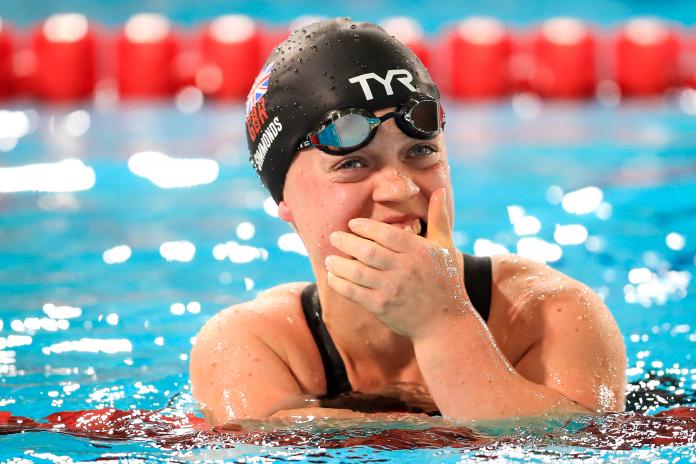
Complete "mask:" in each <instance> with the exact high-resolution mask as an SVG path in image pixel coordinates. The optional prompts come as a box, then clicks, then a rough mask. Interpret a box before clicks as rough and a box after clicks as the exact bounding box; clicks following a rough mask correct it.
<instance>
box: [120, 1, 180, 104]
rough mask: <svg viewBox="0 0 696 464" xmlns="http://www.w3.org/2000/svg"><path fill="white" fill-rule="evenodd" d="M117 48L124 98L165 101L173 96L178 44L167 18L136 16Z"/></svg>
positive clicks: (126, 26)
mask: <svg viewBox="0 0 696 464" xmlns="http://www.w3.org/2000/svg"><path fill="white" fill-rule="evenodd" d="M116 48H117V51H116V53H117V80H118V88H119V93H120V95H121V96H122V97H125V98H150V97H164V96H168V95H171V94H173V93H174V91H175V90H176V82H175V76H174V60H175V58H176V56H177V53H178V51H179V40H178V38H177V37H176V34H175V33H174V32H173V31H172V28H171V26H170V24H169V21H168V20H167V19H166V18H165V17H163V16H160V15H157V14H138V15H135V16H133V17H132V18H130V19H129V20H128V22H126V24H125V26H124V27H123V29H122V31H121V33H120V34H119V37H118V39H117V45H116Z"/></svg>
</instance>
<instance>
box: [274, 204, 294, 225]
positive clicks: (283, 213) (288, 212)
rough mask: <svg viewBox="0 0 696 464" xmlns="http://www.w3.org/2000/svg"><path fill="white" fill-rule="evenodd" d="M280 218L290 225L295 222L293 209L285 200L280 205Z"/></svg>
mask: <svg viewBox="0 0 696 464" xmlns="http://www.w3.org/2000/svg"><path fill="white" fill-rule="evenodd" d="M278 217H279V218H280V219H282V220H283V221H285V222H289V223H292V222H293V221H294V220H295V219H294V218H293V216H292V209H290V205H288V204H287V203H286V202H285V200H280V203H278Z"/></svg>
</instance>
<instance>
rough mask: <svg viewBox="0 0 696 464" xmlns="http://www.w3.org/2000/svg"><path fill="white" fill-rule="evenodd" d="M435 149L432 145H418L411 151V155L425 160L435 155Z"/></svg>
mask: <svg viewBox="0 0 696 464" xmlns="http://www.w3.org/2000/svg"><path fill="white" fill-rule="evenodd" d="M435 151H436V150H435V149H434V148H433V147H431V146H430V145H416V146H415V147H413V148H412V149H411V153H412V154H413V155H414V156H415V157H417V158H423V157H426V156H429V155H432V154H433V153H435Z"/></svg>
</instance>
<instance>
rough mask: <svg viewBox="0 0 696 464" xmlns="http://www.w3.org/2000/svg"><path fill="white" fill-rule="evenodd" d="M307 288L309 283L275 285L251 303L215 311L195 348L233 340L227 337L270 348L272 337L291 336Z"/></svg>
mask: <svg viewBox="0 0 696 464" xmlns="http://www.w3.org/2000/svg"><path fill="white" fill-rule="evenodd" d="M307 285H309V282H292V283H287V284H282V285H278V286H275V287H272V288H269V289H267V290H264V291H262V292H260V293H259V294H258V295H257V296H256V298H254V299H253V300H250V301H245V302H243V303H239V304H236V305H233V306H230V307H228V308H225V309H223V310H221V311H219V312H218V313H217V314H215V315H214V316H213V317H212V318H210V319H209V320H208V321H207V322H206V323H205V325H204V326H203V328H202V329H201V330H200V332H199V334H198V336H197V337H196V345H199V344H200V345H203V344H206V342H210V341H215V342H217V341H223V340H222V339H224V341H225V342H227V341H229V340H233V339H232V338H231V337H230V335H232V334H237V335H243V336H244V338H248V337H255V338H258V339H260V340H261V341H263V342H266V343H267V344H268V342H270V345H271V348H273V346H272V345H273V341H274V340H278V338H277V337H274V336H273V335H274V334H275V333H277V332H278V331H283V332H284V333H285V334H288V333H289V332H292V330H291V329H292V325H294V323H295V321H296V320H297V317H298V316H299V315H301V313H302V302H301V300H300V298H301V294H302V290H303V289H304V288H305V287H306V286H307ZM289 329H290V330H289ZM281 338H282V337H281ZM218 339H220V340H218Z"/></svg>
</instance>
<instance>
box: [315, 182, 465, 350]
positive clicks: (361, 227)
mask: <svg viewBox="0 0 696 464" xmlns="http://www.w3.org/2000/svg"><path fill="white" fill-rule="evenodd" d="M348 226H349V227H350V229H351V231H352V232H353V233H348V232H342V231H337V232H334V233H332V234H331V243H332V244H333V246H335V247H336V248H337V249H339V250H340V251H342V252H343V253H345V254H346V255H348V256H352V257H353V259H349V258H344V257H340V256H335V255H332V256H328V257H327V258H326V269H327V271H328V274H327V280H328V284H329V285H330V286H331V288H333V289H334V290H335V291H336V292H337V293H339V294H341V295H343V296H344V297H346V298H348V299H350V300H352V301H354V302H355V303H357V304H359V305H361V306H363V307H365V308H366V309H367V310H368V311H370V312H372V313H373V314H374V315H375V316H376V317H377V318H378V319H380V320H381V321H382V322H384V323H385V324H386V325H387V326H389V327H390V328H391V329H392V330H393V331H395V332H397V333H399V334H401V335H404V336H407V337H410V338H412V339H415V338H419V337H421V336H424V335H427V334H428V332H429V327H431V326H432V325H433V324H435V323H442V322H444V321H445V320H447V319H448V318H451V317H452V316H455V315H457V314H458V313H462V312H466V311H469V310H470V309H471V303H470V301H469V297H468V295H467V294H466V289H465V287H464V276H463V269H462V268H461V266H460V265H459V264H458V261H457V254H456V249H455V247H454V243H453V242H452V230H451V228H450V221H449V215H448V213H447V202H446V192H445V189H444V188H442V189H439V190H437V191H435V192H434V193H433V194H432V196H431V197H430V203H429V205H428V231H427V235H426V238H423V237H420V236H418V235H416V234H414V233H412V232H408V231H406V230H403V229H400V228H398V227H396V226H393V225H390V224H385V223H382V222H379V221H375V220H373V219H365V218H357V219H352V220H351V221H350V222H349V223H348Z"/></svg>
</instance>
